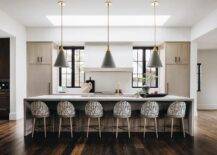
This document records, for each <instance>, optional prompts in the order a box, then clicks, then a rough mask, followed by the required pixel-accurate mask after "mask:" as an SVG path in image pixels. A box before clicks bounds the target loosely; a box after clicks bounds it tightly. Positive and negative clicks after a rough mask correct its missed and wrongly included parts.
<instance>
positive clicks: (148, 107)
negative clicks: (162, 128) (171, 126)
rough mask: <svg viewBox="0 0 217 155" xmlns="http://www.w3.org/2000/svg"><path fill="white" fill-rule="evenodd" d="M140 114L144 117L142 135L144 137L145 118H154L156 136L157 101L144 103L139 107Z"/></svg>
mask: <svg viewBox="0 0 217 155" xmlns="http://www.w3.org/2000/svg"><path fill="white" fill-rule="evenodd" d="M141 115H142V117H143V118H144V134H143V136H144V137H145V130H146V119H154V126H155V133H156V137H157V138H158V131H157V117H158V115H159V105H158V103H157V102H147V103H144V104H143V105H142V107H141Z"/></svg>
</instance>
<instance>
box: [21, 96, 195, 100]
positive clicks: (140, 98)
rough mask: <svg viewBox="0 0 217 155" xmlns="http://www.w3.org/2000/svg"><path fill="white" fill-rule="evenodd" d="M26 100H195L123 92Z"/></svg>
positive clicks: (29, 98)
mask: <svg viewBox="0 0 217 155" xmlns="http://www.w3.org/2000/svg"><path fill="white" fill-rule="evenodd" d="M24 100H27V101H34V100H43V101H62V100H64V101H65V100H67V101H90V100H97V101H122V100H125V101H193V99H191V98H187V97H180V96H174V95H167V96H165V97H148V98H142V97H137V96H136V95H133V94H123V95H103V94H73V95H42V96H35V97H28V98H25V99H24Z"/></svg>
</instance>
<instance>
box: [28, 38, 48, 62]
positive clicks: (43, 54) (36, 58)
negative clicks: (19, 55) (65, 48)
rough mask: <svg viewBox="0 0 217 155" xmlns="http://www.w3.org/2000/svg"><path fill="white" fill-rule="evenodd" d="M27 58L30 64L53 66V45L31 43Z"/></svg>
mask: <svg viewBox="0 0 217 155" xmlns="http://www.w3.org/2000/svg"><path fill="white" fill-rule="evenodd" d="M27 58H28V63H29V64H39V65H40V64H52V43H35V42H29V43H28V44H27Z"/></svg>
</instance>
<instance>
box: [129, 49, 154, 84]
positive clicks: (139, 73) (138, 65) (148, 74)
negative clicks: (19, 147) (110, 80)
mask: <svg viewBox="0 0 217 155" xmlns="http://www.w3.org/2000/svg"><path fill="white" fill-rule="evenodd" d="M152 49H153V47H134V48H133V80H132V86H133V88H141V87H142V86H143V85H148V86H150V87H152V88H157V87H158V77H157V76H158V69H157V68H149V67H147V64H148V63H149V59H150V57H151V54H152ZM144 78H145V79H144Z"/></svg>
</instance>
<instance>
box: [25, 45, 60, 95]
mask: <svg viewBox="0 0 217 155" xmlns="http://www.w3.org/2000/svg"><path fill="white" fill-rule="evenodd" d="M56 48H57V47H56V45H55V44H54V43H52V42H28V43H27V64H28V65H27V95H28V96H38V95H48V94H51V93H52V72H53V71H52V68H53V67H52V65H53V52H54V51H56Z"/></svg>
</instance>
